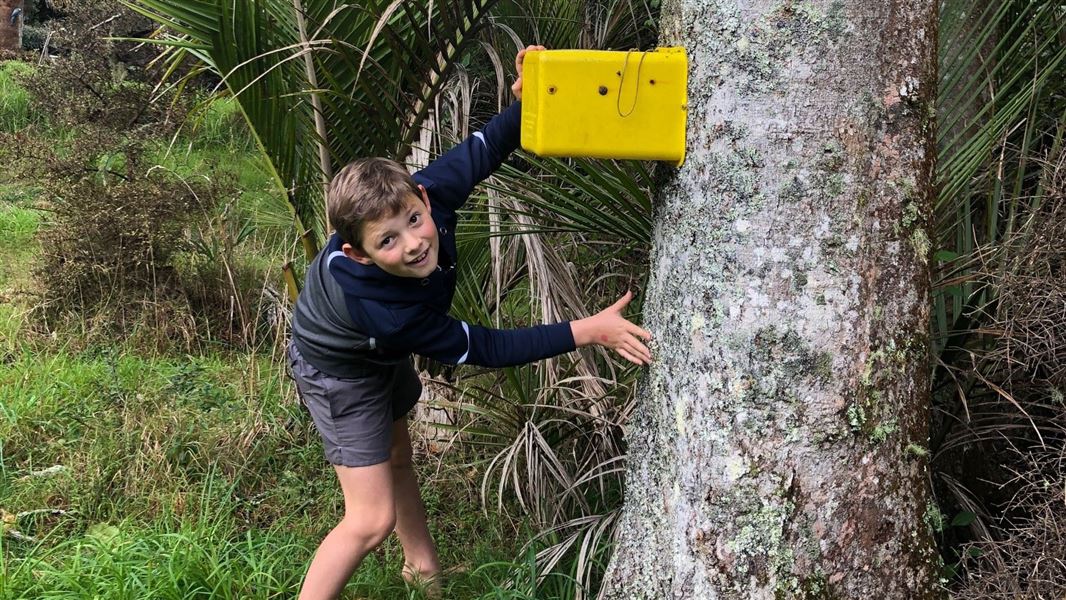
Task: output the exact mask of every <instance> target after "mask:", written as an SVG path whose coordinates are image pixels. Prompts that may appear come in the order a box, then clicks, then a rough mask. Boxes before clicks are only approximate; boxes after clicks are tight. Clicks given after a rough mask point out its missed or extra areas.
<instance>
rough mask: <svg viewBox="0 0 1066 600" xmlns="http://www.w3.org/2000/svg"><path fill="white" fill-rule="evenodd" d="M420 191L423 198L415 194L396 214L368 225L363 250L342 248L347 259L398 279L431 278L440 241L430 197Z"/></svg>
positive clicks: (348, 245)
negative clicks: (430, 207)
mask: <svg viewBox="0 0 1066 600" xmlns="http://www.w3.org/2000/svg"><path fill="white" fill-rule="evenodd" d="M419 189H421V190H422V197H421V198H419V197H418V196H416V195H414V194H411V195H410V196H408V197H407V199H406V200H405V201H404V204H403V208H401V209H400V211H399V212H397V213H396V214H395V215H393V216H391V217H385V218H383V219H377V220H374V221H367V222H366V223H364V224H363V227H362V229H363V243H362V244H361V245H362V247H361V248H356V247H354V246H352V245H351V244H349V243H345V244H344V245H342V246H341V251H342V252H344V254H345V256H347V257H348V258H350V259H352V260H354V261H356V262H358V263H362V264H364V265H377V266H378V267H380V268H381V270H382V271H385V272H386V273H390V274H392V275H396V276H397V277H417V278H421V277H428V276H429V274H430V273H432V272H433V271H434V269H436V268H437V252H438V249H439V247H440V241H439V239H438V238H437V226H436V224H435V223H434V222H433V217H432V216H431V215H430V210H429V197H428V195H427V194H426V190H425V188H423V187H422V186H419Z"/></svg>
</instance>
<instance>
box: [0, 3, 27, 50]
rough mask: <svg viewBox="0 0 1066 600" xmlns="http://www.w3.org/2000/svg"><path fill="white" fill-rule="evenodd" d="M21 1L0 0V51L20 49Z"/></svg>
mask: <svg viewBox="0 0 1066 600" xmlns="http://www.w3.org/2000/svg"><path fill="white" fill-rule="evenodd" d="M22 3H23V0H0V51H2V50H9V51H12V52H18V51H20V50H22V14H21V13H22V10H23V5H22ZM16 11H18V13H17V14H16Z"/></svg>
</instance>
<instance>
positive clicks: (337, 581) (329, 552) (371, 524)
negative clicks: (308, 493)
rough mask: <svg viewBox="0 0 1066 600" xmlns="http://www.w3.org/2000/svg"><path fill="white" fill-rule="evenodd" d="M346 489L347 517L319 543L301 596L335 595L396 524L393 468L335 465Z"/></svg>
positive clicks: (306, 598)
mask: <svg viewBox="0 0 1066 600" xmlns="http://www.w3.org/2000/svg"><path fill="white" fill-rule="evenodd" d="M334 469H336V471H337V479H338V480H340V484H341V490H342V491H343V492H344V518H343V519H341V522H340V523H338V524H337V526H336V527H334V528H333V530H332V531H330V532H329V535H327V536H326V539H324V540H322V543H321V544H320V545H319V546H318V550H317V551H316V552H315V557H314V558H313V559H312V560H311V566H310V567H309V568H308V569H307V576H306V577H305V578H304V583H303V587H302V588H301V589H300V600H318V599H319V598H336V597H337V596H339V595H340V593H341V590H343V589H344V586H345V584H347V583H348V579H350V578H351V576H352V573H354V572H355V569H356V567H358V566H359V563H360V562H362V560H363V557H365V556H366V555H367V553H368V552H370V551H371V550H373V549H374V548H375V547H376V546H377V545H378V544H380V543H381V542H382V541H384V540H385V538H387V537H389V534H391V533H392V530H393V528H394V527H395V526H396V523H397V517H396V506H395V501H394V496H395V494H394V490H393V469H392V467H391V466H390V465H389V463H388V462H383V463H380V464H376V465H371V466H368V467H343V466H340V465H334Z"/></svg>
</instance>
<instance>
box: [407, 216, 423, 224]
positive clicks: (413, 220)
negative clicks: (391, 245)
mask: <svg viewBox="0 0 1066 600" xmlns="http://www.w3.org/2000/svg"><path fill="white" fill-rule="evenodd" d="M421 220H422V213H415V214H413V215H411V221H410V223H411V225H415V224H417V223H418V222H419V221H421Z"/></svg>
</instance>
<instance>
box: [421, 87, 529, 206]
mask: <svg viewBox="0 0 1066 600" xmlns="http://www.w3.org/2000/svg"><path fill="white" fill-rule="evenodd" d="M521 130H522V103H521V102H515V103H514V104H512V105H511V106H510V107H508V108H507V109H506V110H504V111H503V112H501V113H500V114H498V115H496V116H495V117H493V118H492V120H490V121H489V122H488V124H486V125H485V127H484V129H482V130H481V131H479V132H477V133H475V134H474V135H471V136H470V137H468V138H466V139H465V140H463V142H462V143H461V144H459V145H457V146H455V147H454V148H452V149H451V150H449V151H447V152H445V153H444V154H443V155H441V156H440V157H439V158H437V159H436V160H434V161H433V162H431V163H429V165H428V166H426V168H425V169H422V170H421V171H419V172H417V173H415V174H414V176H413V178H414V180H415V181H416V182H417V183H419V184H421V185H423V186H425V187H426V191H427V192H429V196H430V202H440V203H442V204H443V205H444V206H446V207H448V208H450V209H451V210H458V209H459V208H460V207H462V205H463V203H465V202H466V199H467V198H468V197H469V196H470V193H471V192H472V191H473V190H474V186H476V185H477V184H479V183H481V181H483V180H484V179H485V178H487V177H488V176H489V175H492V173H493V171H495V170H496V169H497V168H499V166H500V165H501V164H503V161H504V160H506V159H507V156H508V155H510V154H511V152H513V151H514V150H515V149H516V148H518V144H519V143H520V141H521Z"/></svg>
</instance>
